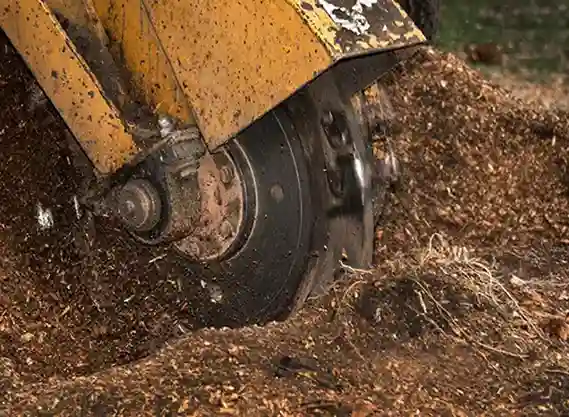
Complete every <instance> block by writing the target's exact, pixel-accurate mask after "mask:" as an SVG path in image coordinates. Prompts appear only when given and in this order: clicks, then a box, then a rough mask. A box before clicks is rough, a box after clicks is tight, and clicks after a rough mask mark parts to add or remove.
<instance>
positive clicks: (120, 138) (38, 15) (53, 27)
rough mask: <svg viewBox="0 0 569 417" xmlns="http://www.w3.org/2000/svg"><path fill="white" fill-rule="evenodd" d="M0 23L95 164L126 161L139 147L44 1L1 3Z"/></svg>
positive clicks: (105, 168)
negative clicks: (2, 4) (4, 4)
mask: <svg viewBox="0 0 569 417" xmlns="http://www.w3.org/2000/svg"><path fill="white" fill-rule="evenodd" d="M30 22H32V23H30ZM0 26H1V27H2V29H3V30H4V31H5V32H6V34H7V35H8V37H9V38H10V40H11V41H12V43H13V44H14V46H15V47H16V49H17V50H18V51H19V52H20V54H22V56H23V57H24V59H25V60H26V62H27V64H28V66H29V67H30V68H31V70H32V72H33V73H34V75H35V76H36V78H37V80H38V82H39V84H40V85H41V86H42V88H43V89H44V91H45V92H46V93H47V95H48V96H49V98H50V99H51V101H52V103H53V104H54V105H55V107H56V108H57V109H58V111H59V113H60V114H61V116H62V117H63V119H64V120H65V122H66V123H67V125H68V126H69V127H70V129H71V130H72V132H73V133H74V135H75V137H76V138H77V140H78V141H79V142H80V143H81V145H82V147H83V149H84V150H85V152H86V153H87V155H88V156H89V158H90V159H91V161H92V162H93V163H94V165H95V167H96V168H97V169H98V170H99V171H100V172H101V173H110V172H113V171H115V170H117V169H118V168H120V167H121V166H122V165H123V164H125V163H127V162H128V161H130V160H131V159H132V158H133V157H134V155H135V154H136V153H137V152H138V148H137V146H136V145H135V143H134V140H133V138H132V136H131V135H130V134H129V133H128V132H127V131H126V129H125V126H124V124H123V122H122V120H121V118H120V117H119V113H118V111H117V109H116V108H115V107H114V106H113V105H112V104H111V103H110V102H109V101H108V100H106V98H105V97H104V95H103V94H102V93H101V87H100V84H99V83H98V82H97V80H96V78H95V77H94V76H93V74H92V73H91V72H90V71H89V70H88V68H87V66H86V64H85V61H84V60H83V59H82V57H81V56H79V54H78V53H77V51H76V50H75V48H74V47H73V45H72V43H71V42H70V41H69V39H68V38H67V36H66V34H65V32H64V31H63V30H62V28H61V26H60V25H59V23H58V22H57V20H56V19H55V16H53V14H52V13H51V11H50V10H49V8H48V7H47V5H46V4H45V3H44V2H43V1H41V0H19V1H18V2H14V3H12V4H10V5H9V6H4V7H2V8H0ZM31 29H33V30H31Z"/></svg>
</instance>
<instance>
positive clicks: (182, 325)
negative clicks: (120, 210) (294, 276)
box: [0, 41, 569, 417]
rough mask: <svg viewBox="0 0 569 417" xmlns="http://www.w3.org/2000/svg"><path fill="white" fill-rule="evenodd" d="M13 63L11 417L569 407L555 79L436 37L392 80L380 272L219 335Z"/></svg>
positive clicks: (1, 314)
mask: <svg viewBox="0 0 569 417" xmlns="http://www.w3.org/2000/svg"><path fill="white" fill-rule="evenodd" d="M2 42H4V43H5V41H2ZM0 55H1V57H2V59H1V60H0V89H1V92H2V94H1V95H0V100H1V101H2V104H3V108H4V111H3V112H2V113H1V114H0V121H1V123H0V126H1V128H0V146H1V147H2V150H3V151H2V152H1V153H0V167H1V168H0V180H1V182H2V184H4V187H2V188H0V234H1V239H0V255H1V256H0V269H1V272H2V273H1V274H0V414H2V415H6V416H16V415H26V416H28V415H29V416H32V415H41V416H48V415H58V416H59V415H61V416H65V415H67V416H79V415H81V416H87V415H93V416H111V415H129V416H142V415H149V416H150V415H151V416H158V415H159V416H175V415H183V416H198V415H212V416H220V415H248V416H253V415H255V416H256V415H258V416H271V415H275V416H276V415H279V416H309V415H328V416H352V417H363V416H371V415H378V416H409V415H421V416H471V415H472V416H482V415H484V416H486V415H487V416H500V415H504V416H517V415H520V416H522V415H524V416H526V415H527V416H529V415H536V416H538V415H539V416H546V415H551V416H556V415H559V416H561V415H568V413H569V357H568V353H569V348H568V346H567V342H566V341H567V338H569V326H568V325H567V322H566V317H567V315H566V314H567V312H568V311H569V277H568V272H569V270H568V266H567V264H568V262H569V253H568V249H569V228H568V226H569V221H568V219H569V200H568V197H569V193H568V191H569V189H568V188H567V187H568V185H569V172H568V169H569V160H568V159H569V146H568V145H569V113H567V111H566V110H564V109H563V106H557V105H555V104H551V102H550V103H549V105H548V104H547V103H543V102H542V101H540V100H533V99H531V98H532V97H534V98H535V97H542V96H543V92H542V90H540V88H541V87H532V86H529V85H526V86H525V88H526V90H524V91H525V92H524V94H523V95H520V94H515V95H513V94H510V93H508V92H507V91H506V90H505V89H502V88H501V87H500V86H498V85H497V84H495V83H491V82H489V81H486V80H485V79H483V78H482V77H481V76H480V75H479V74H478V73H477V72H474V71H472V70H471V69H469V68H468V67H467V66H465V65H464V64H463V62H462V61H460V60H458V59H457V58H455V57H454V56H452V55H441V54H439V53H438V52H435V51H431V50H429V49H425V50H423V51H422V52H421V53H420V54H419V55H418V56H417V57H415V58H413V59H412V60H411V61H410V62H409V63H407V64H406V65H405V66H404V67H401V68H399V69H398V70H397V71H396V72H395V73H394V74H392V75H390V77H389V78H388V79H386V80H385V85H386V88H387V90H388V92H389V94H390V96H391V97H392V99H393V103H394V107H395V110H396V112H397V119H396V120H395V121H394V123H393V124H392V125H391V126H389V133H390V135H391V137H392V139H393V143H394V144H395V146H396V149H397V151H398V152H399V154H400V156H401V158H402V161H403V165H404V168H405V173H404V174H405V175H404V181H403V184H402V186H401V188H400V189H399V190H398V191H397V192H396V193H395V194H394V195H393V196H392V204H391V205H390V208H389V210H388V211H387V213H386V215H385V216H384V218H383V219H382V223H381V226H380V228H379V229H378V231H377V236H378V242H377V259H376V262H377V268H376V269H374V270H371V271H354V270H350V269H348V268H347V269H346V271H345V274H346V279H345V280H343V281H342V282H341V283H338V284H337V285H336V286H335V287H334V288H333V290H332V291H331V293H330V294H329V295H327V296H325V297H323V298H320V299H315V300H311V301H310V303H309V304H308V306H307V307H306V308H305V309H304V310H303V311H302V312H300V313H299V314H297V315H296V316H295V317H293V318H291V319H290V320H288V321H286V322H284V323H271V324H269V325H267V326H265V327H256V326H253V327H246V328H241V329H229V328H222V329H213V328H204V326H206V325H211V324H215V323H212V322H211V321H210V320H209V318H208V315H207V311H208V307H207V304H208V302H209V300H208V295H207V294H206V293H205V292H204V291H203V289H202V288H201V287H200V285H199V284H198V283H196V282H195V280H194V281H192V277H191V276H190V274H189V272H188V271H185V270H184V269H183V268H182V267H181V266H178V265H177V264H176V263H175V262H174V261H171V262H169V260H168V259H167V258H162V257H161V253H160V250H159V249H156V250H154V251H151V250H149V249H141V248H138V247H136V246H135V245H134V244H133V243H132V242H131V240H130V239H129V238H128V237H127V236H125V235H124V234H123V233H122V232H120V230H119V229H118V228H117V227H116V226H115V225H113V224H112V223H111V222H110V221H107V220H105V219H98V220H96V221H95V220H93V219H92V218H90V217H89V216H87V214H85V213H84V212H82V211H81V210H79V211H76V207H75V203H74V197H75V196H76V195H78V194H79V193H80V190H81V187H82V183H81V182H80V181H79V178H80V177H81V176H80V175H79V173H78V172H77V168H74V167H73V164H72V161H71V157H70V155H69V154H68V151H67V150H66V146H65V139H64V135H63V132H64V128H63V125H62V123H61V121H60V120H59V119H58V118H57V117H55V116H54V113H53V110H52V109H51V108H50V107H49V106H47V105H45V103H42V102H41V96H40V95H38V94H37V90H36V88H35V87H34V85H33V83H32V82H31V78H30V76H29V74H28V73H27V72H26V70H25V68H24V67H23V66H22V64H21V62H19V61H18V59H17V58H16V56H15V54H14V52H13V51H12V50H11V49H10V48H9V47H8V46H6V45H2V46H1V47H0ZM502 84H503V85H505V83H502ZM512 85H513V84H512V83H510V84H509V85H508V88H512ZM513 88H516V85H514V87H513ZM534 89H535V91H534ZM516 91H517V92H518V93H519V91H521V90H520V89H516ZM520 97H521V98H520ZM552 102H553V103H555V100H553V101H552ZM32 185H34V186H32ZM46 209H50V210H51V213H52V214H53V226H52V227H50V224H49V216H46V215H44V216H43V218H42V219H40V220H42V222H43V223H42V224H44V227H42V225H41V224H40V223H41V222H39V221H38V218H39V216H38V214H41V213H45V211H46ZM46 219H47V223H46ZM86 230H87V231H89V233H86V232H85V231H86ZM181 288H183V290H181ZM190 299H191V300H192V304H191V305H190V304H189V302H188V300H190Z"/></svg>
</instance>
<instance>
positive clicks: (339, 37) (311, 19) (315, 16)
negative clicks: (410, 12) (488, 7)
mask: <svg viewBox="0 0 569 417" xmlns="http://www.w3.org/2000/svg"><path fill="white" fill-rule="evenodd" d="M288 1H289V2H290V4H291V5H292V6H293V7H294V8H295V9H296V10H297V11H298V13H299V14H300V15H301V16H302V17H303V19H304V20H305V21H306V22H307V23H308V25H309V26H310V27H311V28H312V30H314V32H315V33H316V34H317V35H318V37H319V38H320V39H321V41H322V42H323V43H324V44H325V45H326V46H327V48H328V50H329V52H330V53H331V54H332V56H333V57H334V59H335V60H339V59H342V58H346V57H351V56H354V55H360V54H368V53H370V52H377V51H379V50H381V51H385V50H391V49H397V48H402V47H406V46H412V45H416V44H419V43H422V42H424V41H425V40H426V39H425V36H424V35H423V34H422V33H421V31H420V30H419V29H418V28H417V27H416V26H415V24H414V23H413V21H412V20H411V19H410V18H409V16H407V14H406V13H405V11H404V10H403V9H402V8H401V6H399V4H398V3H397V2H396V1H394V0H288Z"/></svg>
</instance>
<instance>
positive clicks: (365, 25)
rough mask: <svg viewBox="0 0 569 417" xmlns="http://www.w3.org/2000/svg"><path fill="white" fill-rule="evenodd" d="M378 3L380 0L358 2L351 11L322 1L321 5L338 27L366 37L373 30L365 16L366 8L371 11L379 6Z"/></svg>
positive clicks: (358, 0) (360, 0)
mask: <svg viewBox="0 0 569 417" xmlns="http://www.w3.org/2000/svg"><path fill="white" fill-rule="evenodd" d="M377 1H378V0H356V3H355V4H354V5H353V6H352V7H351V8H350V9H348V8H347V7H342V6H336V5H334V4H332V3H330V2H327V1H326V0H320V4H321V5H322V7H323V8H324V10H326V13H328V15H329V16H330V18H331V19H332V20H333V21H334V22H335V23H336V24H337V25H338V26H340V27H342V28H344V29H347V30H349V31H351V32H353V33H355V34H356V35H365V34H367V33H368V31H369V29H370V28H371V24H370V23H369V21H368V20H367V17H366V16H365V14H364V7H366V8H368V9H369V8H371V7H372V6H373V5H375V4H377Z"/></svg>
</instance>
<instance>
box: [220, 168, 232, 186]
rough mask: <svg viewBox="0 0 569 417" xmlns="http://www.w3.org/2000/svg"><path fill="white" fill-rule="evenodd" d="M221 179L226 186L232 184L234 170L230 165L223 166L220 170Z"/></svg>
mask: <svg viewBox="0 0 569 417" xmlns="http://www.w3.org/2000/svg"><path fill="white" fill-rule="evenodd" d="M219 178H220V179H221V182H222V183H224V184H225V185H227V184H230V183H231V181H233V169H232V168H231V167H230V166H229V165H224V166H222V167H221V169H220V170H219Z"/></svg>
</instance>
